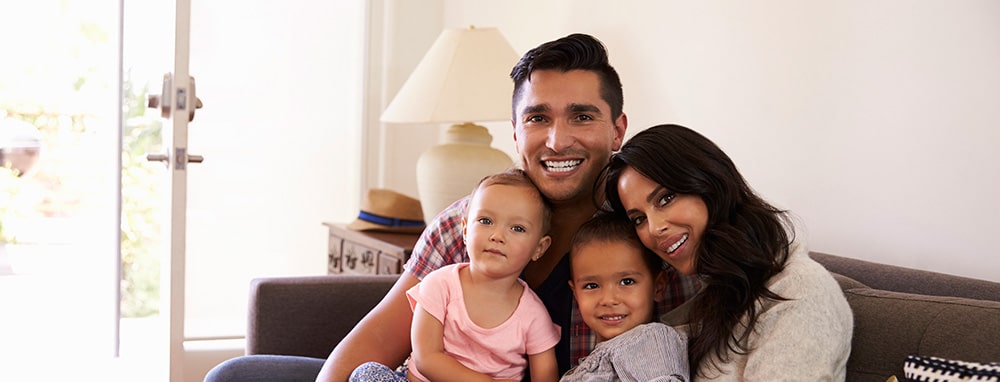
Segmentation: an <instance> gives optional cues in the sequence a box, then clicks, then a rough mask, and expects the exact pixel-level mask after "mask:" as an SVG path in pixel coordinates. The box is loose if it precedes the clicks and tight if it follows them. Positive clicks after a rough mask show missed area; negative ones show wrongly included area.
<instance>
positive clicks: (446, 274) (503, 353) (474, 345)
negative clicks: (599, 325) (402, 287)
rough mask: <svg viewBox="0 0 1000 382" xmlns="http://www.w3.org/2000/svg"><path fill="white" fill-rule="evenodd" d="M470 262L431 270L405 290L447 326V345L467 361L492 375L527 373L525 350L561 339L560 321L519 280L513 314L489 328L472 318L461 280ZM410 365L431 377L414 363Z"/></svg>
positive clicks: (544, 347)
mask: <svg viewBox="0 0 1000 382" xmlns="http://www.w3.org/2000/svg"><path fill="white" fill-rule="evenodd" d="M468 266H469V264H468V263H458V264H451V265H446V266H444V267H441V268H439V269H438V270H436V271H434V272H431V273H430V274H428V275H427V276H426V277H424V279H423V281H421V282H420V283H419V284H417V285H415V286H414V287H413V288H410V290H408V291H406V296H407V297H408V298H409V300H410V307H411V308H412V307H414V306H415V305H416V304H417V303H420V307H421V308H423V309H424V310H425V311H427V312H428V313H430V314H431V316H434V318H437V319H438V321H441V323H442V325H443V326H444V350H445V352H447V353H448V354H450V355H451V356H452V357H454V358H455V359H456V360H458V362H461V363H462V364H463V365H465V367H468V368H470V369H472V370H475V371H477V372H480V373H483V374H486V375H489V376H491V377H493V379H516V380H520V379H521V378H522V377H523V376H524V369H525V367H526V366H527V364H528V359H527V358H526V357H525V355H526V354H538V353H541V352H544V351H546V350H548V349H550V348H552V347H553V346H555V345H556V343H558V342H559V334H560V331H559V325H556V324H553V323H552V319H551V318H550V317H549V313H548V311H546V310H545V305H543V304H542V301H541V300H540V299H539V298H538V296H537V295H535V292H532V291H531V289H530V288H528V285H527V284H526V283H525V282H524V281H521V280H518V281H520V282H521V285H523V286H524V293H522V294H521V300H520V301H519V302H518V304H517V309H515V310H514V314H512V315H511V316H510V318H508V319H507V321H504V323H502V324H500V325H498V326H497V327H495V328H490V329H485V328H482V327H479V325H476V324H475V323H474V322H472V320H470V319H469V315H468V314H467V310H466V308H465V300H464V298H463V295H462V283H461V281H460V280H459V277H458V272H459V270H460V269H462V268H465V267H468ZM410 371H411V372H413V374H415V375H416V376H417V377H419V378H421V379H423V380H427V378H426V377H425V376H424V375H423V374H421V373H420V372H419V371H418V370H416V368H414V367H411V368H410Z"/></svg>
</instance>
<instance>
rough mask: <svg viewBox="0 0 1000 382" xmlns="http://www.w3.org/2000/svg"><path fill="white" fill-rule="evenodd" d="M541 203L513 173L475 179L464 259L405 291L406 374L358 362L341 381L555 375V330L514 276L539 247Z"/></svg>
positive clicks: (544, 227) (544, 210)
mask: <svg viewBox="0 0 1000 382" xmlns="http://www.w3.org/2000/svg"><path fill="white" fill-rule="evenodd" d="M551 213H552V212H551V208H550V207H549V205H548V202H547V201H545V198H543V197H542V194H541V192H539V191H538V189H537V188H536V187H535V185H534V183H533V182H532V181H531V179H529V178H528V176H527V174H525V173H524V171H522V170H518V169H512V170H508V171H505V172H502V173H499V174H495V175H491V176H488V177H486V178H484V179H483V180H482V181H481V182H480V183H479V185H478V186H476V188H475V189H474V190H473V191H472V199H471V201H470V202H469V210H468V214H467V216H466V218H465V219H463V221H462V225H463V227H464V232H463V237H464V239H465V242H466V246H467V248H468V251H469V259H470V261H469V262H468V263H457V264H452V265H447V266H444V267H441V268H439V269H437V270H435V271H434V272H431V273H430V274H428V275H427V276H426V277H425V278H424V280H423V281H422V282H421V283H420V284H417V286H415V287H413V288H411V289H410V290H409V291H407V293H406V295H407V297H408V298H409V299H410V305H411V306H412V308H413V325H412V328H411V333H410V339H411V342H412V345H413V353H412V354H411V356H410V357H411V358H410V362H409V364H408V367H407V371H406V372H395V371H392V370H390V369H389V368H388V367H386V366H383V365H380V364H377V363H365V364H362V365H361V366H359V367H358V368H357V369H355V370H354V372H353V373H352V374H351V381H358V382H371V381H407V380H409V381H437V380H444V379H445V378H448V379H450V380H456V381H477V380H484V381H492V380H510V381H520V380H521V379H522V378H523V377H524V374H525V373H524V371H525V368H526V367H528V370H530V374H531V380H532V381H542V382H545V381H549V382H555V381H556V380H557V379H558V378H559V369H558V365H557V363H556V356H555V345H556V343H558V342H559V336H560V328H559V326H558V325H556V324H553V323H552V319H551V318H550V317H549V314H548V312H547V311H546V309H545V306H544V305H543V304H542V302H541V300H540V299H539V298H538V296H537V295H535V293H534V292H532V290H531V289H530V288H529V287H528V285H527V284H526V283H525V282H524V281H522V280H520V279H519V278H518V277H519V276H520V274H521V271H523V270H524V267H525V265H527V264H528V263H529V262H531V261H535V260H538V259H539V258H540V257H541V256H542V254H544V253H545V250H546V249H548V247H549V244H550V241H551V238H550V237H549V236H548V230H549V224H550V219H551V218H550V216H551Z"/></svg>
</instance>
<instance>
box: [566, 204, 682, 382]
mask: <svg viewBox="0 0 1000 382" xmlns="http://www.w3.org/2000/svg"><path fill="white" fill-rule="evenodd" d="M569 261H570V281H569V285H570V288H572V289H573V296H574V298H575V299H576V304H577V305H578V306H579V312H580V315H581V316H582V318H583V321H584V322H585V323H586V324H587V326H588V327H590V329H591V330H593V331H594V333H596V335H597V342H598V343H597V347H596V348H594V351H593V352H591V353H590V355H588V356H587V357H586V358H584V359H582V360H581V361H580V364H579V365H577V366H576V367H575V368H573V369H572V370H570V371H569V372H567V373H566V375H564V376H563V377H562V379H561V380H560V381H564V382H565V381H593V380H600V381H619V380H621V381H688V380H689V366H688V358H687V339H686V338H685V337H684V336H683V334H681V333H679V332H677V331H675V330H674V329H673V328H671V327H669V326H667V325H664V324H661V323H659V322H654V320H655V317H654V316H655V302H656V301H657V300H659V299H660V298H662V296H663V295H664V289H665V288H666V285H667V280H666V276H665V274H664V271H663V261H662V260H660V258H659V257H658V256H656V255H655V254H653V253H652V252H650V251H649V250H647V249H646V247H644V246H643V245H642V243H641V242H640V241H639V237H638V236H636V232H635V227H634V226H633V225H632V224H631V223H630V222H628V221H626V220H623V219H620V218H615V217H613V216H611V215H609V214H599V215H597V216H595V217H594V218H593V219H591V220H590V221H588V222H587V223H584V225H583V226H581V227H580V230H579V231H577V233H576V236H574V237H573V242H572V248H571V251H570V258H569Z"/></svg>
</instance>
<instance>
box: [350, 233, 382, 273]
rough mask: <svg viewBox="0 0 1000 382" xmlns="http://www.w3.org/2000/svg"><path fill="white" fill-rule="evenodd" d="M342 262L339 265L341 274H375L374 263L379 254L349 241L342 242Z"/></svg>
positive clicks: (373, 249)
mask: <svg viewBox="0 0 1000 382" xmlns="http://www.w3.org/2000/svg"><path fill="white" fill-rule="evenodd" d="M341 248H342V251H341V252H342V253H343V257H344V259H343V262H342V263H341V264H342V265H341V268H340V269H341V273H345V274H365V275H373V274H375V262H376V261H377V260H378V256H379V254H380V253H381V252H379V250H377V249H375V248H371V247H368V246H365V245H362V244H359V243H355V242H353V241H350V240H346V239H345V240H344V242H343V244H342V245H341Z"/></svg>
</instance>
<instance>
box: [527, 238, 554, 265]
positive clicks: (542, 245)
mask: <svg viewBox="0 0 1000 382" xmlns="http://www.w3.org/2000/svg"><path fill="white" fill-rule="evenodd" d="M550 245H552V236H549V235H545V236H542V239H541V240H538V247H535V254H534V255H533V256H531V260H533V261H538V259H541V258H542V255H544V254H545V251H547V250H548V249H549V246H550Z"/></svg>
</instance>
